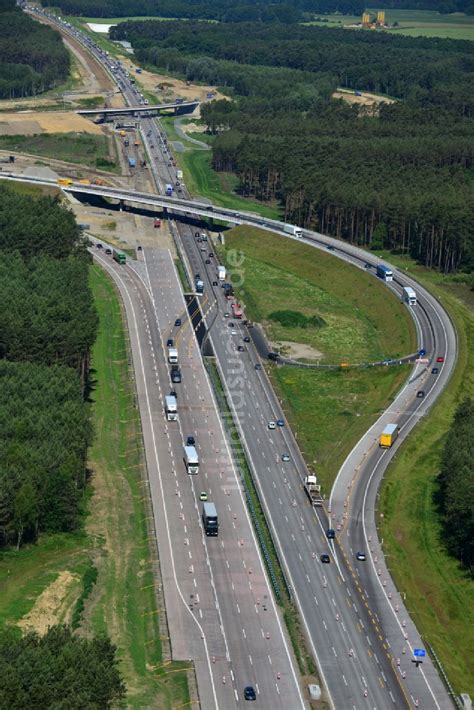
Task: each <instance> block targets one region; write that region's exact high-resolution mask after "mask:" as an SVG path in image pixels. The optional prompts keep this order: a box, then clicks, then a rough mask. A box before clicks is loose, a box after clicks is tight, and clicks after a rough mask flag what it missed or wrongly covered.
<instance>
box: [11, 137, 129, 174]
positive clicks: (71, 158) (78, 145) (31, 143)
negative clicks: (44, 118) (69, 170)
mask: <svg viewBox="0 0 474 710" xmlns="http://www.w3.org/2000/svg"><path fill="white" fill-rule="evenodd" d="M0 150H11V151H12V152H19V153H29V154H30V155H38V156H41V157H45V158H54V159H55V160H64V161H65V162H68V163H80V164H81V165H85V166H87V167H90V168H92V169H99V170H106V171H108V172H113V173H118V172H119V171H120V166H119V164H118V163H117V162H115V161H114V160H111V159H110V154H109V144H108V139H107V137H106V136H96V135H93V134H89V133H43V134H38V135H33V136H22V135H17V136H0Z"/></svg>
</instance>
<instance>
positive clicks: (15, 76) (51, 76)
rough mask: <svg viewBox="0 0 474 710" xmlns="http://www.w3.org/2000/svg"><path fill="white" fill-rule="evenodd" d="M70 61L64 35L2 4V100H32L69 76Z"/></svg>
mask: <svg viewBox="0 0 474 710" xmlns="http://www.w3.org/2000/svg"><path fill="white" fill-rule="evenodd" d="M69 68H70V58H69V53H68V51H67V50H66V47H65V46H64V44H63V42H62V39H61V35H60V34H59V32H56V31H55V30H53V29H52V28H51V27H47V26H46V25H41V24H40V23H39V22H35V21H34V20H32V19H31V18H30V17H28V15H26V14H25V13H24V12H22V11H21V10H20V8H18V7H16V5H15V0H1V2H0V98H1V99H5V98H8V99H12V98H17V97H24V96H31V95H34V94H37V93H40V92H42V91H46V90H47V89H51V88H52V87H54V86H56V85H57V84H59V83H61V82H63V81H64V80H65V79H66V78H67V77H68V75H69Z"/></svg>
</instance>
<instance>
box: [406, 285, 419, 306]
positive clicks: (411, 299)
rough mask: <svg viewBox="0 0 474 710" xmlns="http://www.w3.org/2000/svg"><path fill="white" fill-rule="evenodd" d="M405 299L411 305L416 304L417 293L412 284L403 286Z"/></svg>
mask: <svg viewBox="0 0 474 710" xmlns="http://www.w3.org/2000/svg"><path fill="white" fill-rule="evenodd" d="M403 300H404V301H405V303H408V305H409V306H416V293H415V291H414V290H413V289H412V288H411V287H410V286H404V287H403Z"/></svg>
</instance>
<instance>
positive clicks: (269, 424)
mask: <svg viewBox="0 0 474 710" xmlns="http://www.w3.org/2000/svg"><path fill="white" fill-rule="evenodd" d="M268 428H269V429H276V424H275V422H268Z"/></svg>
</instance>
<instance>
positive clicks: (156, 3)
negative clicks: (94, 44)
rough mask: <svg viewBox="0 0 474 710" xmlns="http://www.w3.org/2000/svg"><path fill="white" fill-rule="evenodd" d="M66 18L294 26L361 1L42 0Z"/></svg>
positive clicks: (357, 6)
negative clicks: (317, 15)
mask: <svg viewBox="0 0 474 710" xmlns="http://www.w3.org/2000/svg"><path fill="white" fill-rule="evenodd" d="M43 5H44V6H45V7H47V6H51V7H60V8H61V10H62V11H63V12H64V13H66V14H69V15H80V16H85V17H129V16H130V15H133V16H136V17H140V16H144V17H172V18H183V19H194V20H196V19H202V20H219V21H220V22H248V21H252V22H282V23H285V24H287V23H293V22H299V21H302V20H305V19H308V20H310V19H312V18H313V16H314V15H315V14H318V13H320V14H325V13H332V12H339V13H342V14H353V13H355V14H357V15H359V14H361V13H362V11H363V9H364V3H363V2H362V0H271V2H269V0H212V2H211V0H100V2H99V0H45V1H44V2H43Z"/></svg>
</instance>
